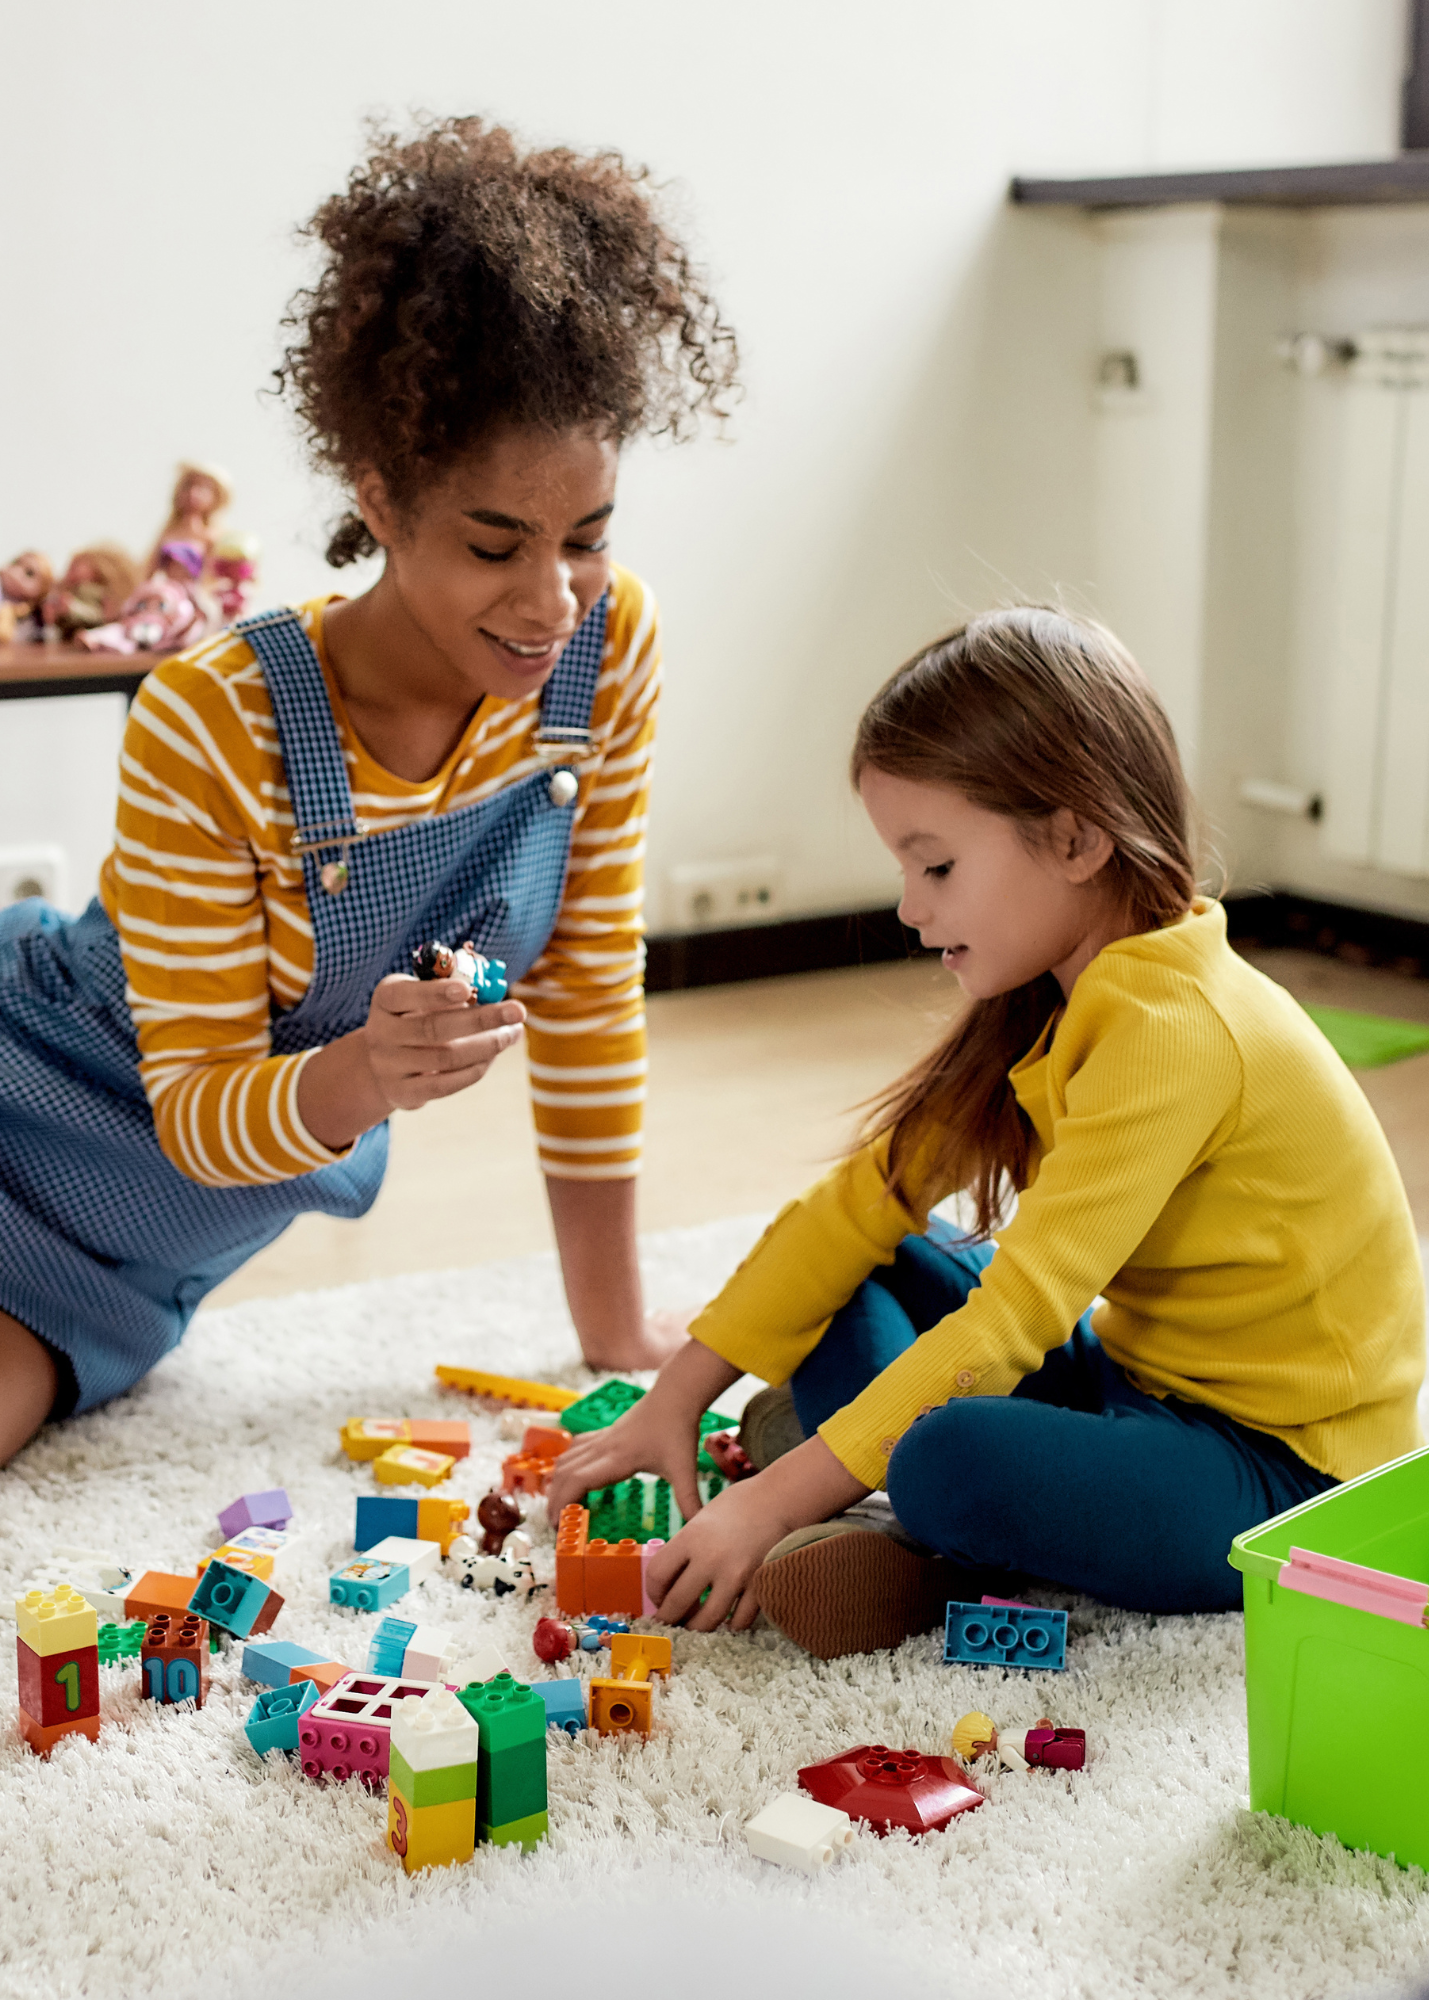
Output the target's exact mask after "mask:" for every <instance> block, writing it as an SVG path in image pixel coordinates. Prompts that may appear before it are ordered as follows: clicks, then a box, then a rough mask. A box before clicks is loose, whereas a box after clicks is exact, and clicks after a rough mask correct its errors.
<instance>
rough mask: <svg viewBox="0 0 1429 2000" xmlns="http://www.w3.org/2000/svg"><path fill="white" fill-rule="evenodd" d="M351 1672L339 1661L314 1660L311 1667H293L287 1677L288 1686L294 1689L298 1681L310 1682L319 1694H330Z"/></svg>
mask: <svg viewBox="0 0 1429 2000" xmlns="http://www.w3.org/2000/svg"><path fill="white" fill-rule="evenodd" d="M351 1672H352V1668H351V1667H349V1666H344V1664H343V1662H342V1661H341V1660H315V1661H314V1662H313V1663H312V1665H311V1666H308V1667H294V1668H293V1670H292V1672H291V1673H290V1674H289V1675H288V1684H289V1686H290V1687H296V1686H297V1685H298V1683H299V1681H303V1680H310V1681H311V1682H312V1683H313V1685H314V1686H315V1687H316V1688H317V1690H318V1693H319V1694H331V1693H332V1690H333V1689H334V1688H335V1687H336V1686H337V1684H338V1682H339V1681H341V1680H346V1679H347V1676H348V1675H349V1674H350V1673H351Z"/></svg>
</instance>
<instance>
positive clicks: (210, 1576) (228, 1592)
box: [185, 1561, 283, 1639]
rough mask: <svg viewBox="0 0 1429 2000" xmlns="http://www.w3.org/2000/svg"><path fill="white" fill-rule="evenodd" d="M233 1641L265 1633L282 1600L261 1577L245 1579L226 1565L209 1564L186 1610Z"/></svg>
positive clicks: (239, 1571)
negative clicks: (192, 1612)
mask: <svg viewBox="0 0 1429 2000" xmlns="http://www.w3.org/2000/svg"><path fill="white" fill-rule="evenodd" d="M185 1608H186V1609H187V1610H189V1611H196V1612H197V1613H198V1615H199V1617H200V1618H206V1619H207V1620H208V1622H209V1624H210V1625H217V1626H218V1628H219V1629H220V1631H223V1632H227V1633H229V1634H230V1636H231V1637H233V1638H235V1639H247V1638H249V1637H251V1636H252V1635H253V1634H254V1633H258V1632H266V1631H267V1630H268V1629H269V1628H270V1626H271V1625H272V1623H273V1620H274V1619H275V1618H276V1617H277V1615H278V1613H279V1612H280V1611H281V1610H282V1608H283V1600H282V1598H281V1597H280V1596H279V1595H278V1593H277V1591H276V1590H274V1589H273V1587H272V1586H271V1584H267V1583H265V1582H264V1581H263V1579H262V1577H261V1576H248V1575H246V1574H245V1572H244V1571H243V1570H241V1569H233V1568H232V1567H231V1566H230V1565H229V1564H228V1563H223V1562H217V1561H214V1562H210V1563H209V1565H208V1567H207V1568H206V1569H205V1570H204V1572H203V1575H202V1576H201V1577H200V1578H199V1580H198V1587H197V1589H195V1590H194V1593H193V1595H192V1597H190V1599H189V1601H188V1604H187V1606H186V1607H185Z"/></svg>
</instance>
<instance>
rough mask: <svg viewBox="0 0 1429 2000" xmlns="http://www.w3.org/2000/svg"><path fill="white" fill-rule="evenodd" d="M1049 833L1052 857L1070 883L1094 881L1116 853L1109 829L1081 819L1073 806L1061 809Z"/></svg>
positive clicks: (1060, 807)
mask: <svg viewBox="0 0 1429 2000" xmlns="http://www.w3.org/2000/svg"><path fill="white" fill-rule="evenodd" d="M1048 833H1049V836H1050V844H1051V850H1052V858H1053V860H1054V861H1055V862H1056V864H1057V867H1058V869H1059V871H1060V872H1061V874H1062V875H1063V876H1064V877H1065V878H1066V880H1067V881H1068V882H1072V883H1082V882H1090V881H1091V879H1092V877H1093V876H1094V875H1096V874H1098V873H1099V872H1100V871H1101V870H1102V869H1103V868H1105V866H1106V864H1107V863H1108V861H1110V860H1111V857H1112V855H1113V854H1114V853H1115V852H1116V848H1115V844H1114V842H1113V840H1112V837H1111V835H1110V834H1109V833H1108V832H1107V830H1106V828H1105V827H1102V826H1095V825H1094V824H1093V823H1092V821H1091V820H1087V819H1079V818H1078V817H1077V815H1076V814H1075V813H1074V812H1073V811H1072V809H1071V807H1070V806H1058V808H1057V810H1056V812H1054V813H1053V815H1052V822H1051V825H1050V827H1049V828H1048Z"/></svg>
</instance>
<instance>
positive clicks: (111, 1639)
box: [99, 1618, 149, 1667]
mask: <svg viewBox="0 0 1429 2000" xmlns="http://www.w3.org/2000/svg"><path fill="white" fill-rule="evenodd" d="M148 1629H149V1625H148V1621H147V1619H144V1618H136V1619H134V1620H133V1622H132V1623H131V1624H128V1625H113V1624H108V1623H106V1624H103V1625H101V1626H100V1628H99V1664H100V1665H101V1666H102V1667H112V1666H114V1665H115V1663H116V1662H117V1661H119V1660H133V1659H137V1658H138V1656H139V1654H140V1653H142V1652H143V1650H144V1635H145V1633H146V1632H147V1631H148Z"/></svg>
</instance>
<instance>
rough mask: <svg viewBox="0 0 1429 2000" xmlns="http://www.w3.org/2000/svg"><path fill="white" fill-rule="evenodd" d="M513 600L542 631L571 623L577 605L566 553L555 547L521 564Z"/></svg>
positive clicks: (524, 614)
mask: <svg viewBox="0 0 1429 2000" xmlns="http://www.w3.org/2000/svg"><path fill="white" fill-rule="evenodd" d="M515 601H516V608H517V610H518V611H519V612H520V613H521V615H522V617H524V618H529V619H530V621H531V623H532V625H534V626H537V627H539V629H540V630H541V632H542V633H546V632H558V631H563V630H566V629H567V628H569V627H571V626H573V625H574V623H575V620H576V616H577V613H578V612H579V609H580V605H579V601H578V599H577V597H576V593H575V587H574V584H573V582H572V578H571V566H570V564H569V563H568V562H567V561H566V559H565V557H564V556H563V555H562V554H560V553H559V552H557V551H553V552H551V553H549V554H548V553H545V552H541V553H539V554H535V555H534V559H533V560H532V561H531V562H530V563H525V564H523V565H522V575H521V577H520V579H519V581H518V583H517V586H516V591H515Z"/></svg>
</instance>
